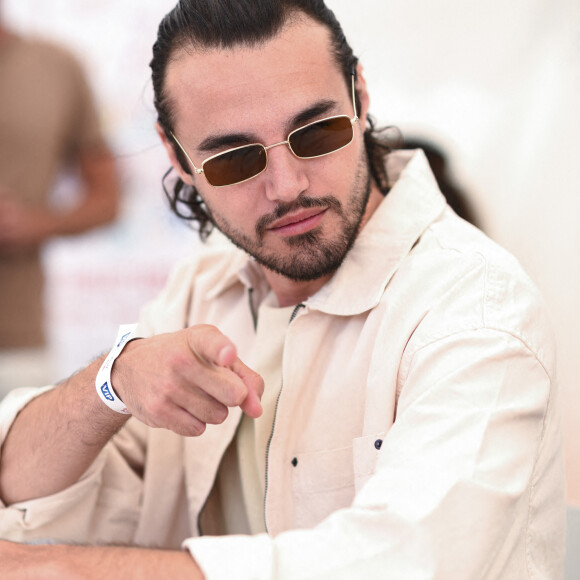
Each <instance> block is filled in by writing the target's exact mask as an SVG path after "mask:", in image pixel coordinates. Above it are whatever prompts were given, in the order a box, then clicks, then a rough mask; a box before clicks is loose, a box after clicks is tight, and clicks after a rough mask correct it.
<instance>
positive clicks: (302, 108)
mask: <svg viewBox="0 0 580 580" xmlns="http://www.w3.org/2000/svg"><path fill="white" fill-rule="evenodd" d="M167 91H168V94H169V96H170V97H171V99H172V101H173V110H174V112H175V132H176V135H177V136H178V137H179V140H180V142H181V144H182V145H183V146H184V148H185V149H186V150H187V152H188V154H189V156H190V158H191V159H192V161H193V162H194V163H195V165H196V167H201V164H202V162H203V161H204V160H205V159H207V158H208V157H210V156H212V155H215V154H217V153H220V152H222V151H224V150H226V149H229V148H232V147H237V146H241V145H246V144H249V143H262V144H264V145H266V146H268V145H272V144H275V143H279V142H281V141H284V140H285V139H286V138H287V136H288V133H289V132H290V131H292V130H294V129H296V128H297V127H300V126H302V125H305V124H307V123H309V122H312V121H316V120H318V119H322V118H324V117H329V116H334V115H348V116H349V117H353V115H354V110H353V104H352V98H351V91H350V90H349V88H348V87H347V85H346V83H345V82H344V77H343V76H342V75H341V73H340V72H339V71H338V69H337V66H336V64H335V63H334V61H333V60H332V57H331V53H330V43H329V39H328V34H327V31H326V29H324V28H323V27H321V26H319V25H317V24H315V23H313V22H312V21H310V20H307V19H303V20H299V21H297V22H296V23H294V24H292V25H290V26H288V27H286V28H285V29H284V30H283V31H282V32H281V34H279V35H278V36H277V37H275V38H274V39H272V40H271V41H269V42H267V43H266V44H263V45H260V46H258V47H256V48H253V49H250V48H236V49H233V50H210V51H205V52H193V51H189V52H187V51H183V52H181V54H180V55H179V58H178V59H177V60H175V61H174V62H172V63H171V64H170V65H169V68H168V74H167ZM362 101H363V107H362V109H363V110H362V111H359V116H360V117H361V118H362V119H364V118H365V117H366V112H367V111H366V107H367V98H366V92H365V93H364V97H363V99H362ZM354 130H355V135H354V140H353V142H352V143H351V144H350V145H349V146H348V147H346V148H344V149H342V150H340V151H337V152H335V153H332V154H330V155H328V156H325V157H320V158H315V159H308V160H305V159H297V158H296V157H294V156H293V154H292V153H291V152H290V150H289V149H288V148H287V147H286V146H285V145H283V146H279V147H275V148H272V149H270V150H268V167H267V169H266V170H265V171H264V172H263V173H262V174H260V175H259V176H257V177H255V178H254V179H251V180H250V181H247V182H245V183H240V184H236V185H231V186H227V187H222V188H215V187H212V186H210V185H209V184H208V183H207V181H206V179H205V177H204V176H203V175H196V176H195V177H191V176H189V175H187V174H185V173H183V172H182V171H180V175H181V177H182V179H184V181H186V182H187V183H190V184H193V185H195V186H196V187H197V189H198V191H199V193H200V195H201V196H202V198H203V200H204V202H205V204H206V206H207V208H208V210H209V212H210V214H211V217H212V219H213V221H214V223H215V225H216V226H217V227H218V228H219V229H220V230H221V231H222V232H223V233H224V234H225V235H226V236H227V237H229V238H230V239H231V240H232V241H233V242H234V243H235V244H236V245H238V246H239V247H241V248H242V249H243V250H245V251H246V252H248V253H249V254H250V255H252V256H254V257H255V258H256V260H257V261H258V263H260V264H261V265H262V266H265V267H266V268H268V269H270V270H272V271H274V272H277V273H279V274H282V275H283V276H285V277H287V278H290V279H292V280H315V279H318V278H320V277H322V276H325V275H328V274H330V273H332V272H333V271H334V270H336V268H337V267H338V266H339V265H340V263H341V262H342V260H343V258H344V256H345V254H346V253H347V251H348V250H349V248H350V247H351V245H352V243H353V241H354V238H355V237H356V234H357V233H358V230H359V228H360V225H361V222H364V220H365V219H366V218H368V215H369V214H370V213H371V212H372V210H373V209H374V208H375V207H376V205H377V204H378V202H379V198H380V197H381V196H380V193H378V191H377V190H376V187H372V188H371V182H370V178H369V171H368V167H367V160H366V153H365V149H364V142H363V128H361V126H360V124H359V123H357V124H355V126H354ZM174 164H175V163H174ZM370 194H371V200H372V201H371V203H370V204H368V203H367V201H368V199H369V195H370ZM377 196H378V197H377Z"/></svg>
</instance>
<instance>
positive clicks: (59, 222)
mask: <svg viewBox="0 0 580 580" xmlns="http://www.w3.org/2000/svg"><path fill="white" fill-rule="evenodd" d="M80 165H81V174H82V176H83V180H82V182H83V188H84V191H83V195H82V200H81V202H80V203H79V204H78V205H77V206H76V207H73V208H72V209H70V210H68V211H66V212H61V213H57V212H55V213H52V220H53V221H52V235H55V236H67V235H74V234H79V233H82V232H85V231H87V230H90V229H92V228H95V227H98V226H102V225H105V224H107V223H109V222H111V221H112V220H113V219H114V218H115V216H116V215H117V211H118V207H119V200H120V196H121V193H120V184H119V178H118V175H117V168H116V164H115V160H114V158H113V156H112V155H111V153H110V152H109V151H103V152H100V153H92V154H90V155H85V157H84V158H83V159H81V162H80Z"/></svg>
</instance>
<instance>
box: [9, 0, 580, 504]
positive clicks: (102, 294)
mask: <svg viewBox="0 0 580 580" xmlns="http://www.w3.org/2000/svg"><path fill="white" fill-rule="evenodd" d="M3 3H4V13H5V16H6V19H7V20H8V21H9V22H11V23H12V24H13V25H14V26H15V27H17V28H19V29H21V30H23V31H26V32H35V33H41V34H43V35H44V36H49V37H54V38H57V39H58V40H60V41H61V42H63V43H66V44H68V45H69V46H71V47H72V48H73V49H74V50H75V51H76V53H77V54H78V55H79V56H80V58H81V60H82V61H83V62H84V64H85V66H86V68H87V70H88V71H89V72H90V75H91V82H92V84H93V86H94V88H95V91H96V93H97V96H98V99H99V104H100V106H101V110H102V116H103V121H104V123H105V126H106V129H107V132H108V135H109V137H110V140H111V143H112V145H113V147H114V148H115V150H116V152H117V155H118V158H119V162H120V165H121V168H122V171H123V176H124V186H125V192H126V193H125V208H124V212H123V217H122V220H121V221H120V223H119V224H117V225H115V226H113V227H111V228H107V229H106V230H104V231H102V232H99V233H98V234H91V235H88V236H84V237H83V238H81V239H80V240H78V239H77V240H75V241H74V242H71V241H59V242H56V243H54V244H52V246H51V248H50V249H49V251H48V252H47V256H46V259H47V267H48V270H49V274H50V277H49V280H50V284H49V294H48V300H49V306H50V320H51V325H50V332H51V337H52V340H53V344H54V349H55V356H56V360H57V361H58V364H59V372H60V373H61V374H63V373H68V372H70V371H72V370H74V369H75V368H76V367H78V366H80V365H82V364H84V362H85V361H86V360H87V359H88V358H90V357H91V356H92V355H93V354H96V353H97V352H99V351H100V350H104V349H106V348H107V347H108V346H109V345H110V343H111V340H112V338H113V337H114V333H115V329H116V327H117V324H118V323H121V322H129V321H131V320H133V319H134V318H135V317H136V315H137V312H138V310H139V307H140V305H141V304H142V302H143V301H144V300H146V299H148V298H149V297H150V296H152V295H154V294H155V292H156V291H157V290H158V288H159V287H160V286H161V284H162V282H163V279H164V278H165V275H166V273H167V271H168V269H169V268H170V266H171V264H172V263H173V262H174V261H175V260H176V259H177V257H179V256H181V255H184V254H185V253H187V252H191V251H195V247H196V244H197V241H196V237H195V235H194V234H192V233H190V232H188V230H187V229H186V228H185V227H184V226H182V225H181V224H179V223H178V222H177V220H175V219H173V218H172V217H171V216H170V215H169V211H168V210H167V208H166V204H165V202H164V200H163V195H162V192H161V187H160V178H161V175H162V173H163V170H164V169H165V168H166V167H167V162H166V159H165V156H164V153H163V151H162V149H161V147H160V145H159V144H158V141H157V137H156V135H155V133H154V131H153V122H154V119H155V117H154V114H153V107H152V104H151V88H150V83H149V69H148V62H149V59H150V55H151V45H152V43H153V40H154V37H155V31H156V27H157V24H158V22H159V20H160V18H161V16H162V15H163V14H164V13H165V12H167V10H168V9H170V8H171V7H172V6H173V3H174V1H173V0H152V1H151V2H142V1H140V0H123V2H118V1H116V0H100V1H99V2H95V1H94V0H49V1H47V0H3ZM328 4H329V5H330V6H331V7H332V8H333V9H334V10H335V11H336V13H337V15H338V16H339V18H340V19H341V21H342V22H343V24H344V26H345V29H346V31H347V35H348V36H349V37H350V39H351V41H352V43H353V45H354V47H355V50H356V52H357V53H358V54H359V55H360V57H361V60H362V62H363V65H364V66H365V71H366V77H367V81H368V84H369V89H370V91H371V98H372V105H371V111H372V112H373V113H374V116H375V117H376V118H377V119H378V120H379V122H380V124H394V125H397V126H399V127H400V128H401V129H402V130H403V133H406V134H413V135H418V134H420V135H424V136H428V137H431V138H434V139H436V140H437V141H438V142H439V143H440V144H442V145H443V146H444V147H445V149H446V150H447V151H448V153H449V154H450V155H451V159H452V162H453V165H452V167H453V169H454V172H455V174H456V176H457V177H458V179H459V181H460V183H461V184H462V185H463V186H464V187H465V188H466V189H467V191H468V192H469V193H470V194H471V195H472V197H473V200H474V204H475V207H476V210H477V212H478V214H479V216H480V219H481V221H482V223H483V227H484V229H485V230H486V231H487V233H488V234H489V235H491V236H492V237H493V238H494V239H496V240H497V241H499V242H500V243H501V244H502V245H504V246H506V247H507V248H508V249H510V250H511V251H512V252H513V253H515V254H516V255H517V256H518V257H519V258H520V260H521V261H522V262H523V264H524V266H525V268H526V269H527V270H528V272H529V273H530V274H531V276H532V277H533V278H534V279H535V280H536V282H537V283H538V285H539V286H540V288H541V289H542V291H543V293H544V295H545V297H546V299H547V301H548V304H549V307H550V309H551V312H552V315H553V318H554V325H555V329H556V333H557V338H558V342H559V349H560V359H559V373H560V383H561V385H562V387H563V392H564V396H565V403H566V404H565V410H566V416H565V436H566V459H567V477H568V497H569V501H570V503H572V504H576V505H580V446H578V445H576V444H575V442H576V441H577V439H578V435H579V433H578V431H579V430H580V428H578V427H577V423H578V416H579V414H580V389H579V385H578V379H577V377H578V376H580V356H578V354H577V353H580V337H579V335H578V333H577V330H576V329H577V328H578V327H579V326H580V308H579V307H578V302H579V298H578V297H579V296H580V259H579V258H578V256H579V255H580V229H579V228H578V227H577V225H576V222H577V220H578V219H579V218H580V195H579V194H580V192H579V188H580V146H579V145H578V140H579V138H580V106H579V105H578V101H579V95H580V3H579V2H578V1H577V0H510V2H504V1H503V0H487V1H486V2H481V1H477V2H475V1H473V0H438V1H436V2H434V1H433V0H362V1H361V2H353V1H352V0H328ZM0 82H1V79H0ZM60 188H61V189H62V190H64V191H65V192H66V191H67V189H71V188H72V185H71V182H70V180H69V181H65V182H64V184H61V186H60ZM65 197H66V196H65Z"/></svg>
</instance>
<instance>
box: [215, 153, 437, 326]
mask: <svg viewBox="0 0 580 580" xmlns="http://www.w3.org/2000/svg"><path fill="white" fill-rule="evenodd" d="M386 163H387V175H388V176H389V179H390V181H391V183H392V184H393V185H392V187H391V189H390V191H389V193H388V195H387V196H386V197H385V199H384V200H383V201H382V202H381V204H380V205H379V207H378V208H377V209H376V210H375V212H374V214H373V215H372V216H371V218H370V219H369V221H368V222H367V223H366V225H365V227H364V228H363V230H362V231H361V232H360V234H359V235H358V237H357V239H356V241H355V243H354V245H353V247H352V249H351V250H350V252H349V253H348V254H347V256H346V258H345V260H344V262H343V263H342V265H341V266H340V268H339V269H338V270H337V272H336V274H335V275H334V276H333V277H332V279H331V280H330V281H329V282H328V283H327V284H325V285H324V287H322V288H321V289H320V290H319V291H318V292H317V293H316V294H314V295H313V296H311V297H310V298H309V299H308V300H307V301H306V305H307V307H308V308H311V309H314V310H319V311H321V312H326V313H328V314H334V315H339V316H352V315H356V314H361V313H363V312H366V311H367V310H370V309H371V308H373V307H375V306H376V305H377V304H378V302H379V301H380V299H381V296H382V295H383V293H384V291H385V287H386V285H387V284H388V282H389V280H390V279H391V278H392V276H393V274H394V273H395V272H396V271H397V269H398V267H399V265H400V263H401V262H402V261H403V259H404V258H405V256H407V254H408V253H409V252H410V251H411V248H412V247H413V246H414V245H415V243H416V242H417V240H418V239H419V238H420V237H421V235H422V234H423V232H424V231H425V230H426V229H427V228H428V227H429V226H430V225H431V224H432V223H433V221H434V220H435V219H437V217H439V215H440V214H441V213H442V212H443V210H444V208H445V205H446V202H445V198H444V197H443V195H442V194H441V192H440V191H439V188H438V186H437V182H436V180H435V177H434V176H433V174H432V172H431V169H430V168H429V164H428V162H427V159H426V157H425V155H424V153H423V152H422V151H421V150H417V151H396V152H394V153H391V154H390V155H389V156H388V157H387V161H386ZM236 253H237V255H236V256H235V257H234V259H232V261H231V262H230V268H229V271H228V272H226V273H225V276H224V277H223V278H222V281H221V283H220V284H218V285H216V287H214V291H213V292H212V293H211V294H212V296H210V298H211V297H215V296H217V295H219V294H220V293H221V292H223V291H224V290H226V289H227V288H229V287H230V286H232V285H233V284H234V283H236V282H238V283H239V282H240V281H241V282H242V283H243V284H244V285H245V286H246V287H251V288H253V289H254V291H255V292H256V293H257V294H258V295H260V296H261V295H263V293H264V292H266V290H267V283H266V281H265V278H264V276H263V275H262V273H261V270H260V268H259V267H258V266H257V264H256V263H255V262H254V260H252V259H250V258H248V257H247V255H246V254H245V253H244V252H242V251H241V250H236Z"/></svg>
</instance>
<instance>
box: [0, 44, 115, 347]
mask: <svg viewBox="0 0 580 580" xmlns="http://www.w3.org/2000/svg"><path fill="white" fill-rule="evenodd" d="M103 145H104V141H103V136H102V134H101V131H100V128H99V122H98V117H97V114H96V111H95V105H94V103H93V98H92V96H91V92H90V90H89V86H88V84H87V81H86V79H85V77H84V75H83V72H82V70H81V68H80V66H79V64H78V63H77V61H76V60H75V59H74V58H73V57H72V56H71V55H70V54H69V53H68V52H67V51H66V50H63V49H62V48H60V47H58V46H55V45H53V44H51V43H48V42H45V41H41V40H26V39H23V38H20V37H18V36H14V35H11V36H9V37H8V39H7V40H6V42H4V43H3V44H2V45H0V192H1V191H2V190H4V191H7V192H9V193H10V194H12V195H15V196H17V197H18V198H19V199H20V200H22V201H24V202H26V203H31V204H34V205H39V206H43V205H46V203H47V201H48V199H47V198H48V194H49V192H50V190H51V187H52V186H53V185H54V182H55V179H56V177H57V175H58V172H59V170H61V169H63V168H64V167H65V166H66V165H67V164H69V163H74V161H75V158H76V156H77V155H78V153H79V152H80V151H82V150H89V149H92V148H98V147H101V146H103ZM43 322H44V320H43V272H42V264H41V259H40V254H39V252H38V251H33V250H31V251H29V252H27V253H22V252H21V253H18V254H17V255H11V256H6V255H2V254H1V253H0V349H6V348H29V347H37V346H42V345H43V344H44V332H43Z"/></svg>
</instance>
